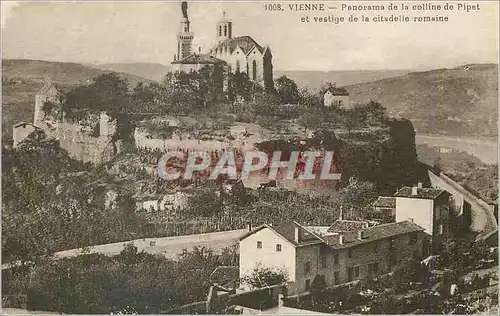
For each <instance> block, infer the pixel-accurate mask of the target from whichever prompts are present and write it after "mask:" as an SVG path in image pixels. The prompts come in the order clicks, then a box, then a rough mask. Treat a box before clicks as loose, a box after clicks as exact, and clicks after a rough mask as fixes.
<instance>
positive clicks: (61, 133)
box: [40, 113, 121, 164]
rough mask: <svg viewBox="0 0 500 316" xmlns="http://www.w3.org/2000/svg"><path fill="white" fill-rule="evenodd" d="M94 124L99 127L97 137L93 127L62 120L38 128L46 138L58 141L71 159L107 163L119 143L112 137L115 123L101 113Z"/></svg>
mask: <svg viewBox="0 0 500 316" xmlns="http://www.w3.org/2000/svg"><path fill="white" fill-rule="evenodd" d="M95 124H98V125H99V131H100V134H99V135H94V127H95V126H92V125H82V124H80V123H73V122H69V121H68V120H64V119H63V120H62V121H55V120H53V119H52V120H50V119H47V120H46V121H44V122H43V123H42V124H40V127H41V128H42V129H43V130H44V131H45V133H46V134H47V136H49V137H52V138H55V139H57V140H59V144H60V146H61V148H63V149H65V150H66V151H68V154H69V155H70V156H71V157H73V158H75V159H78V160H81V161H83V162H91V163H93V164H99V163H102V162H105V161H109V160H110V159H111V158H112V157H113V156H114V155H116V154H117V153H118V152H119V149H120V145H121V142H120V141H119V140H116V139H115V137H114V136H115V135H116V132H117V126H116V122H115V121H114V120H113V119H111V118H110V117H109V116H108V115H107V114H106V113H101V114H100V116H98V119H97V121H96V122H95Z"/></svg>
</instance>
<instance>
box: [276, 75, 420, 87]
mask: <svg viewBox="0 0 500 316" xmlns="http://www.w3.org/2000/svg"><path fill="white" fill-rule="evenodd" d="M409 72H410V70H343V71H301V70H290V71H275V72H274V77H275V78H278V77H280V76H287V77H288V78H290V79H293V80H294V81H295V82H296V83H297V85H298V86H299V87H308V88H309V89H310V90H312V91H317V90H319V89H321V87H322V86H323V85H324V84H325V83H327V82H331V83H336V84H337V85H338V86H349V85H353V84H357V83H363V82H371V81H375V80H380V79H386V78H392V77H399V76H403V75H406V74H408V73H409Z"/></svg>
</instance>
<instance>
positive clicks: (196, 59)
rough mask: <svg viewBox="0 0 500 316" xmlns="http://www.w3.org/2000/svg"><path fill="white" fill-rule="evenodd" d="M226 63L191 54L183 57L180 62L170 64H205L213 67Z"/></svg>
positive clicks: (211, 57) (210, 57)
mask: <svg viewBox="0 0 500 316" xmlns="http://www.w3.org/2000/svg"><path fill="white" fill-rule="evenodd" d="M225 63H226V62H225V61H223V60H221V59H219V58H215V57H213V56H210V55H209V54H192V55H189V56H187V57H184V58H183V59H181V60H176V61H173V62H172V64H189V65H192V64H205V65H214V64H225Z"/></svg>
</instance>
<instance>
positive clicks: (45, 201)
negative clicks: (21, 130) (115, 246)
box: [2, 131, 142, 262]
mask: <svg viewBox="0 0 500 316" xmlns="http://www.w3.org/2000/svg"><path fill="white" fill-rule="evenodd" d="M99 179H103V174H102V170H100V169H95V168H93V167H91V166H89V165H84V164H82V163H80V162H77V161H75V160H73V159H71V158H70V157H69V156H68V154H67V152H66V151H64V150H62V149H61V148H60V147H59V144H58V142H57V141H56V140H53V139H46V138H45V135H44V133H43V132H40V131H39V132H37V133H33V134H31V135H30V137H29V138H28V139H26V140H25V141H23V142H22V144H21V145H20V147H19V148H16V149H8V148H4V149H3V152H2V185H3V187H2V189H3V190H2V205H3V209H2V237H3V238H2V254H3V256H2V260H4V262H6V261H11V260H22V261H28V260H34V259H37V258H40V257H44V256H47V255H51V254H52V253H54V252H56V251H59V250H64V249H71V248H76V247H83V246H87V245H92V244H100V243H107V242H111V241H119V240H127V239H130V238H132V237H133V236H134V233H133V231H136V230H137V227H141V226H142V224H141V223H140V220H139V219H138V218H137V217H136V216H135V214H134V213H133V211H134V205H133V203H132V201H131V200H130V199H129V198H128V196H127V195H123V197H122V198H121V199H120V200H118V201H117V204H116V205H117V207H116V208H115V209H113V210H107V211H106V210H104V209H103V207H102V205H101V204H100V200H99V199H98V198H97V195H98V194H97V193H98V192H97V191H96V187H95V184H96V183H97V181H98V180H99Z"/></svg>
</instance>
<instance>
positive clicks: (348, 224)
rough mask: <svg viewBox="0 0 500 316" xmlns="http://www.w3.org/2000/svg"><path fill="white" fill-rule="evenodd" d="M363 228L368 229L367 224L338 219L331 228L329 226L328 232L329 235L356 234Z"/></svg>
mask: <svg viewBox="0 0 500 316" xmlns="http://www.w3.org/2000/svg"><path fill="white" fill-rule="evenodd" d="M363 228H368V222H362V221H350V220H345V219H339V220H337V221H335V222H334V223H333V224H332V226H330V228H328V232H331V233H343V232H356V231H360V230H362V229H363Z"/></svg>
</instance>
